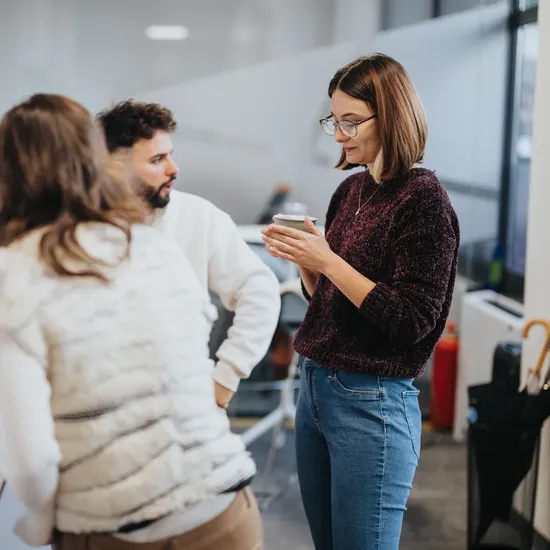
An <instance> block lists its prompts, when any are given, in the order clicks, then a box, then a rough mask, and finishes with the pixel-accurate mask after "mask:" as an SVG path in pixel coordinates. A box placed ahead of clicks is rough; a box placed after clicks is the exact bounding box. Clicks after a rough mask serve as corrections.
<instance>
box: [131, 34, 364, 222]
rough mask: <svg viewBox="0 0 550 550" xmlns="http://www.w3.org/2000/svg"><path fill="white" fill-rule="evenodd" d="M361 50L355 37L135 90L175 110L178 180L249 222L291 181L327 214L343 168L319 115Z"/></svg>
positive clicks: (317, 211) (299, 194) (315, 210)
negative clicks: (335, 165) (331, 85)
mask: <svg viewBox="0 0 550 550" xmlns="http://www.w3.org/2000/svg"><path fill="white" fill-rule="evenodd" d="M355 54H356V46H355V45H353V44H341V45H337V46H330V47H326V48H320V49H315V50H313V51H311V52H308V53H304V54H301V55H298V56H293V57H289V58H286V59H282V60H279V61H273V62H270V63H263V64H260V65H256V66H253V67H247V68H244V69H240V70H238V71H234V72H229V73H225V74H220V75H215V76H212V77H207V78H203V79H199V80H195V81H193V82H188V83H182V84H180V85H177V86H173V87H171V88H164V89H159V90H152V91H149V92H146V93H143V94H139V95H138V96H137V97H138V98H139V99H142V100H145V101H156V102H159V103H162V104H164V105H168V106H169V107H170V108H171V109H172V110H173V111H174V115H175V117H176V119H177V120H178V122H179V129H178V131H177V133H176V135H175V136H174V143H175V147H176V160H177V162H178V163H179V164H180V167H181V169H182V173H181V176H180V179H179V182H178V184H177V185H178V187H179V188H181V189H185V190H187V191H190V192H193V193H196V194H199V195H201V196H204V197H205V198H207V199H209V200H212V201H213V202H214V203H215V204H217V205H218V206H219V207H221V208H223V209H224V210H226V211H227V212H229V213H230V214H231V215H232V216H233V218H234V219H235V220H236V221H237V222H239V223H251V222H253V221H254V219H255V217H256V216H257V214H258V213H259V211H260V209H261V208H262V206H263V204H264V202H265V200H266V199H267V197H268V195H269V194H270V192H271V191H272V189H273V187H274V185H275V184H276V183H277V182H279V181H288V182H289V183H291V184H292V185H293V186H294V187H295V197H296V198H298V199H305V200H306V202H307V204H308V205H309V207H310V211H311V212H312V214H315V215H317V216H319V217H321V218H322V217H323V216H324V213H325V210H326V207H327V205H328V200H329V198H330V195H331V194H332V192H333V191H334V189H335V187H336V185H337V184H338V181H339V180H340V179H341V178H342V175H341V174H339V173H338V172H336V171H334V170H331V169H330V163H331V162H334V160H335V159H336V158H337V155H338V147H337V146H336V144H335V143H334V140H333V139H331V138H329V137H328V136H325V135H323V134H322V131H321V128H320V126H319V124H318V119H319V118H321V117H322V116H324V115H326V114H327V113H328V111H329V109H330V108H329V107H328V98H327V94H326V89H327V86H328V82H329V80H330V78H331V77H332V75H333V73H334V72H335V71H336V69H338V68H339V67H340V66H341V65H342V64H344V63H346V62H347V61H349V60H350V59H352V58H353V57H354V55H355ZM323 155H324V156H323ZM319 156H323V158H321V159H320V160H319Z"/></svg>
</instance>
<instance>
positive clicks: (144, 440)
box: [0, 94, 262, 550]
mask: <svg viewBox="0 0 550 550" xmlns="http://www.w3.org/2000/svg"><path fill="white" fill-rule="evenodd" d="M110 163H111V160H110V159H109V156H108V153H107V151H106V148H105V144H104V138H103V135H102V132H101V131H100V129H99V128H98V127H97V126H96V123H95V121H94V119H93V117H92V116H91V115H90V113H88V112H87V111H86V110H85V109H84V108H83V107H82V106H81V105H79V104H78V103H76V102H74V101H72V100H70V99H67V98H64V97H62V96H56V95H47V94H39V95H35V96H33V97H32V98H30V99H29V100H27V101H25V102H24V103H22V104H20V105H18V106H16V107H14V108H13V109H12V110H11V111H9V112H8V113H7V114H6V115H5V116H4V118H3V119H2V121H1V122H0V441H1V443H2V446H1V448H0V463H1V464H2V467H3V470H4V473H5V474H6V477H7V483H8V486H10V487H11V489H12V490H13V491H14V492H15V494H16V496H17V497H18V498H19V499H20V500H21V502H22V503H23V513H22V515H21V517H20V518H19V520H18V522H17V524H16V526H15V530H16V533H17V534H18V536H19V537H20V538H21V539H23V540H24V541H25V542H26V543H27V544H30V545H36V546H39V545H44V544H49V543H52V545H53V547H54V548H57V549H60V550H83V549H85V548H94V549H96V550H115V549H117V550H131V549H135V548H138V547H139V548H147V549H148V550H164V549H167V548H171V549H173V550H178V549H181V550H183V549H186V550H199V549H200V550H212V549H214V548H216V549H220V548H223V549H224V550H236V549H238V550H258V549H260V548H261V547H262V534H261V522H260V516H259V512H258V508H257V506H256V503H255V500H254V497H253V496H252V495H251V493H250V490H249V489H248V488H247V486H248V483H249V481H250V479H251V478H252V476H253V475H254V473H255V467H254V463H253V461H252V459H251V458H250V456H249V454H248V453H247V452H246V450H245V448H244V445H243V442H242V440H241V439H240V437H238V436H236V435H233V434H231V432H230V429H229V422H228V418H227V415H226V413H225V411H224V410H222V409H220V408H218V407H217V406H216V402H215V399H214V386H213V380H212V368H213V364H212V362H211V361H210V359H209V358H208V338H209V334H210V329H211V324H212V321H213V318H212V312H211V305H210V302H209V299H208V296H207V295H206V293H205V292H204V291H203V290H202V288H201V287H200V285H199V283H198V281H197V280H196V278H195V275H194V274H193V271H192V269H191V267H190V266H189V264H188V262H187V260H186V258H185V257H184V256H183V255H182V254H181V252H180V251H179V249H178V248H177V246H176V245H175V244H172V243H171V242H169V241H168V240H167V239H166V238H165V237H163V236H162V234H161V233H160V232H158V231H157V230H156V229H154V228H150V227H147V226H145V225H143V224H142V223H141V222H142V221H143V212H142V208H141V205H140V204H139V203H136V202H135V201H136V199H134V198H133V197H134V196H135V194H134V193H133V192H132V189H130V185H129V184H127V183H126V181H125V179H124V178H123V177H122V175H120V174H117V172H116V171H115V170H114V168H113V167H112V166H110Z"/></svg>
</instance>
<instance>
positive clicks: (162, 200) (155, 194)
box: [139, 176, 176, 208]
mask: <svg viewBox="0 0 550 550" xmlns="http://www.w3.org/2000/svg"><path fill="white" fill-rule="evenodd" d="M175 179H176V176H173V177H171V178H170V179H169V180H168V181H166V182H164V183H163V184H162V185H161V186H160V187H159V188H158V189H155V188H154V187H151V186H150V185H148V184H147V183H145V182H143V181H142V182H141V184H140V186H139V195H140V197H141V198H142V199H143V200H144V201H145V203H146V204H147V205H148V206H150V207H151V208H166V206H168V203H169V202H170V193H168V194H167V195H166V196H164V195H162V191H163V190H164V189H166V188H167V187H168V186H170V185H171V184H172V182H173V181H174V180H175Z"/></svg>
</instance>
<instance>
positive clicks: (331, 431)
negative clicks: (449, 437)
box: [296, 358, 422, 550]
mask: <svg viewBox="0 0 550 550" xmlns="http://www.w3.org/2000/svg"><path fill="white" fill-rule="evenodd" d="M300 363H301V371H300V396H299V398H298V405H297V411H296V456H297V461H298V476H299V479H300V490H301V493H302V499H303V503H304V508H305V512H306V516H307V520H308V523H309V527H310V530H311V534H312V536H313V542H314V543H315V549H316V550H398V547H399V538H400V535H401V526H402V523H403V513H404V511H405V508H406V504H407V499H408V497H409V493H410V490H411V487H412V481H413V478H414V474H415V471H416V467H417V465H418V456H419V452H420V437H421V431H422V418H421V413H420V407H419V404H418V390H416V389H415V388H414V386H413V385H412V380H411V379H396V378H380V377H378V376H374V375H371V374H360V373H352V372H345V371H340V370H334V369H330V368H327V367H323V366H321V365H319V364H317V363H315V362H314V361H311V360H309V359H303V358H302V359H301V360H300Z"/></svg>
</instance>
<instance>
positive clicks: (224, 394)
mask: <svg viewBox="0 0 550 550" xmlns="http://www.w3.org/2000/svg"><path fill="white" fill-rule="evenodd" d="M214 392H215V395H216V403H217V404H218V407H221V408H222V409H227V407H228V406H229V403H230V402H231V399H232V398H233V392H232V391H231V390H228V389H227V388H224V387H223V386H222V385H221V384H218V383H217V382H214Z"/></svg>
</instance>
